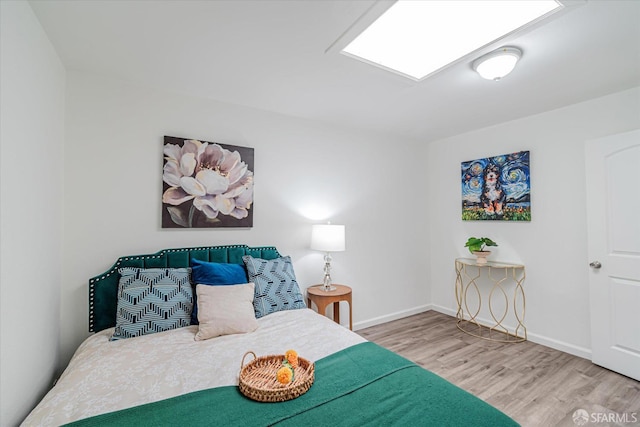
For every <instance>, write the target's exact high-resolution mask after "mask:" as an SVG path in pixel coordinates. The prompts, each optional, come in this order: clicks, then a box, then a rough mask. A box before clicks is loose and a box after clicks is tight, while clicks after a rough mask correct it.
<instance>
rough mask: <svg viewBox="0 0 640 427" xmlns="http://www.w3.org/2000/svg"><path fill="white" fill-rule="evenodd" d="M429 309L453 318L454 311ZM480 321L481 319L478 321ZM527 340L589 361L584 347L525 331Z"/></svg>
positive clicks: (435, 307) (436, 306)
mask: <svg viewBox="0 0 640 427" xmlns="http://www.w3.org/2000/svg"><path fill="white" fill-rule="evenodd" d="M430 306H431V309H432V310H434V311H437V312H438V313H442V314H446V315H448V316H452V317H455V316H456V311H455V310H453V309H451V308H448V307H443V306H440V305H433V304H431V305H430ZM478 320H480V321H482V320H481V319H478ZM527 340H529V341H531V342H534V343H536V344H540V345H544V346H545V347H550V348H553V349H555V350H560V351H563V352H565V353H569V354H573V355H574V356H578V357H582V358H583V359H587V360H591V350H590V349H588V348H584V347H579V346H576V345H573V344H569V343H566V342H562V341H558V340H556V339H553V338H549V337H546V336H544V335H540V334H536V333H535V332H531V331H527Z"/></svg>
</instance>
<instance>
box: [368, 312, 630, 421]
mask: <svg viewBox="0 0 640 427" xmlns="http://www.w3.org/2000/svg"><path fill="white" fill-rule="evenodd" d="M357 333H358V334H360V335H361V336H363V337H364V338H366V339H368V340H369V341H373V342H375V343H377V344H379V345H381V346H383V347H385V348H388V349H389V350H392V351H394V352H396V353H398V354H400V355H402V356H404V357H406V358H407V359H409V360H412V361H413V362H415V363H417V364H419V365H421V366H423V367H425V368H426V369H428V370H430V371H432V372H434V373H436V374H438V375H440V376H441V377H443V378H446V379H447V380H449V381H450V382H452V383H454V384H456V385H457V386H458V387H461V388H463V389H465V390H467V391H469V392H471V393H473V394H474V395H476V396H478V397H480V398H481V399H483V400H485V401H486V402H488V403H490V404H491V405H493V406H495V407H496V408H498V409H500V410H501V411H503V412H504V413H506V414H507V415H509V416H510V417H512V418H513V419H514V420H516V421H517V422H518V423H520V424H521V425H522V426H523V427H539V426H544V427H547V426H549V427H551V426H567V427H575V426H576V423H574V421H573V413H574V412H575V411H576V410H578V409H584V410H585V411H587V412H588V413H589V415H590V417H600V420H602V419H603V418H602V417H603V416H604V417H612V416H616V417H618V418H617V421H613V422H611V418H609V421H605V422H598V423H592V422H591V421H593V420H594V418H590V422H589V424H587V426H618V425H620V426H640V382H638V381H635V380H633V379H631V378H628V377H625V376H623V375H620V374H617V373H615V372H612V371H609V370H607V369H604V368H601V367H599V366H597V365H594V364H593V363H591V361H589V360H586V359H582V358H580V357H576V356H573V355H570V354H567V353H564V352H561V351H558V350H554V349H552V348H549V347H545V346H542V345H539V344H535V343H532V342H530V341H527V342H523V343H495V342H491V341H487V340H483V339H480V338H476V337H472V336H470V335H467V334H465V333H463V332H461V331H460V330H458V328H457V327H456V319H455V318H454V317H451V316H447V315H445V314H442V313H438V312H435V311H428V312H425V313H421V314H417V315H415V316H410V317H407V318H404V319H400V320H396V321H393V322H389V323H385V324H382V325H377V326H373V327H370V328H366V329H360V330H358V331H357ZM600 413H603V414H604V415H602V416H601V415H599V414H600ZM611 413H614V414H613V415H611ZM633 413H635V417H636V419H637V421H636V422H632V421H633ZM594 414H595V415H594ZM616 414H617V415H616ZM621 417H622V418H621ZM469 425H473V422H472V420H470V424H469Z"/></svg>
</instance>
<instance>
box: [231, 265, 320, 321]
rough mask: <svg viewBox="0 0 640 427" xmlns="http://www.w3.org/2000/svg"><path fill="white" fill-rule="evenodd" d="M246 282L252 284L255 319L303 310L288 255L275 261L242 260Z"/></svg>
mask: <svg viewBox="0 0 640 427" xmlns="http://www.w3.org/2000/svg"><path fill="white" fill-rule="evenodd" d="M242 260H243V261H244V264H245V266H246V267H247V273H248V275H249V281H250V282H253V283H255V285H256V288H255V296H254V299H253V309H254V310H255V312H256V318H260V317H263V316H266V315H267V314H271V313H275V312H276V311H282V310H295V309H298V308H306V307H307V305H306V304H305V303H304V298H303V297H302V293H301V292H300V288H299V287H298V282H297V281H296V275H295V273H294V272H293V264H291V258H290V257H288V256H285V257H281V258H276V259H270V260H266V259H261V258H253V257H252V256H250V255H245V256H243V257H242Z"/></svg>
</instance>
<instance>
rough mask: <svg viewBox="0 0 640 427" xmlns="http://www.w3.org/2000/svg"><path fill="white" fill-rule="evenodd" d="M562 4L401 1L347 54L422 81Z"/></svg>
mask: <svg viewBox="0 0 640 427" xmlns="http://www.w3.org/2000/svg"><path fill="white" fill-rule="evenodd" d="M561 7H562V5H560V4H559V3H558V2H557V1H554V0H531V1H526V0H516V1H507V0H497V1H482V0H471V1H462V0H459V1H451V0H449V1H447V0H445V1H436V0H429V1H415V0H399V1H397V2H396V3H394V4H393V5H392V6H391V7H390V8H389V9H387V11H386V12H385V13H384V14H382V16H380V17H379V18H378V19H377V20H376V21H375V22H374V23H373V24H371V25H370V26H369V27H368V28H367V29H366V30H364V32H362V33H361V34H360V35H359V36H358V37H356V38H355V40H353V41H352V42H351V43H350V44H348V45H347V47H345V48H344V49H343V50H342V53H344V54H347V55H349V56H353V57H355V58H356V59H360V60H363V61H365V62H368V63H371V64H373V65H377V66H380V67H382V68H386V69H390V70H392V71H395V72H398V73H400V74H403V75H405V76H408V77H411V78H413V79H415V80H421V79H423V78H424V77H426V76H428V75H429V74H431V73H433V72H435V71H437V70H439V69H441V68H443V67H444V66H446V65H448V64H450V63H452V62H454V61H456V60H457V59H459V58H461V57H463V56H465V55H467V54H469V53H471V52H473V51H474V50H476V49H479V48H480V47H482V46H485V45H487V44H489V43H491V42H493V41H495V40H498V39H500V38H502V37H503V36H505V35H507V34H509V33H511V32H513V31H514V30H516V29H518V28H520V27H522V26H524V25H526V24H528V23H530V22H532V21H535V20H536V19H538V18H540V17H542V16H544V15H546V14H548V13H550V12H552V11H555V10H556V9H560V8H561Z"/></svg>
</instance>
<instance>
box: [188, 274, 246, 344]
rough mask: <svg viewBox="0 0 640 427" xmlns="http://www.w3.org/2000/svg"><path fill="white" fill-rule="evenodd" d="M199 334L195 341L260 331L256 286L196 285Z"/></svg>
mask: <svg viewBox="0 0 640 427" xmlns="http://www.w3.org/2000/svg"><path fill="white" fill-rule="evenodd" d="M196 293H197V294H198V306H199V309H198V321H199V322H200V325H199V326H198V333H196V336H195V340H196V341H201V340H207V339H209V338H215V337H219V336H221V335H231V334H244V333H247V332H253V331H255V330H256V329H257V328H258V321H257V320H256V316H255V314H254V311H253V295H254V284H253V283H245V284H242V285H229V286H207V285H196Z"/></svg>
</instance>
